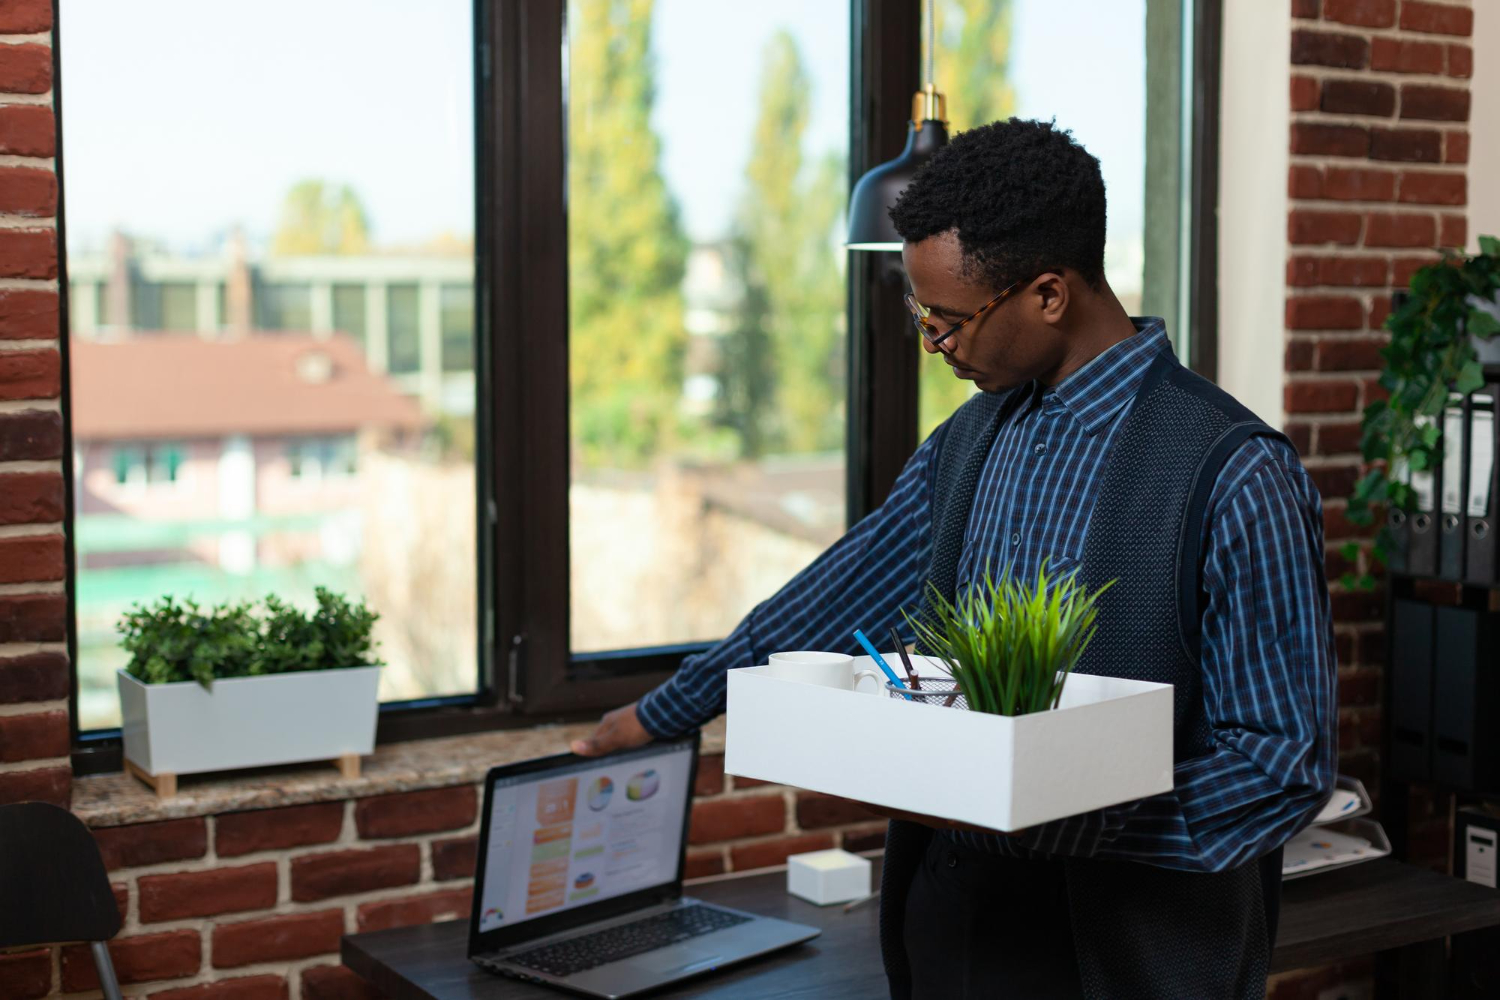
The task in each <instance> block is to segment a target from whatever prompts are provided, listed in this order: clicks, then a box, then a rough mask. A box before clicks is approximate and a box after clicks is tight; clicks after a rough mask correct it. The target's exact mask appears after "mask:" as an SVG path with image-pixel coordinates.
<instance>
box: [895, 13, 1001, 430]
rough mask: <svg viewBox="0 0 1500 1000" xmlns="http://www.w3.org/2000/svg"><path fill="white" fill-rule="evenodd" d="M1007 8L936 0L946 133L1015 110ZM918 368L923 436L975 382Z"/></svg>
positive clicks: (935, 368) (933, 362)
mask: <svg viewBox="0 0 1500 1000" xmlns="http://www.w3.org/2000/svg"><path fill="white" fill-rule="evenodd" d="M1011 13H1012V11H1011V4H1010V0H937V6H936V7H935V8H934V10H933V16H934V20H935V21H936V31H937V58H936V59H935V60H934V62H935V66H934V69H935V72H936V74H937V81H936V82H937V88H938V90H939V91H940V92H941V93H943V94H944V95H946V97H947V99H948V131H949V134H950V135H951V134H957V133H959V132H962V131H965V130H966V129H971V128H973V127H974V126H976V125H985V124H988V123H989V122H992V121H996V120H997V119H1001V118H1009V117H1010V116H1011V115H1013V114H1015V109H1016V93H1015V88H1013V87H1012V86H1011V85H1010V37H1011ZM995 290H996V291H999V289H998V288H997V289H995ZM958 335H959V336H963V333H962V332H960V333H959V334H958ZM917 349H918V350H920V349H921V348H920V346H919V347H918V348H917ZM920 371H921V374H920V375H919V376H918V377H919V379H920V398H919V402H918V407H919V409H918V411H917V412H918V413H919V414H920V415H921V427H920V428H918V430H919V434H920V436H921V437H923V438H925V437H926V436H927V435H928V434H931V433H932V431H933V430H934V429H935V428H936V427H937V425H938V424H940V423H942V422H943V421H944V420H946V419H948V417H949V415H950V414H952V413H953V411H954V410H956V409H958V407H959V406H960V405H961V404H962V403H963V401H964V400H966V399H968V398H969V396H970V395H972V394H973V393H974V391H975V389H974V383H972V382H966V381H964V380H962V379H957V378H954V377H953V373H952V372H951V371H949V369H948V366H947V365H945V364H942V363H941V361H940V360H939V359H937V358H930V357H926V356H924V357H923V363H922V367H921V370H920Z"/></svg>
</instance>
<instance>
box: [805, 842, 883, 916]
mask: <svg viewBox="0 0 1500 1000" xmlns="http://www.w3.org/2000/svg"><path fill="white" fill-rule="evenodd" d="M786 891H787V892H789V893H791V894H792V895H793V896H797V897H799V898H801V899H805V900H807V901H808V902H809V903H816V904H817V905H818V906H831V905H833V904H834V903H848V902H850V901H851V900H855V899H863V898H865V897H866V896H868V895H869V894H870V859H869V858H862V857H860V856H859V855H858V854H850V853H849V852H848V851H841V850H838V849H837V848H835V849H833V850H831V851H809V852H807V853H806V854H793V855H791V856H790V857H788V858H787V859H786Z"/></svg>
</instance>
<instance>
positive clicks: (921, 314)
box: [905, 281, 1027, 347]
mask: <svg viewBox="0 0 1500 1000" xmlns="http://www.w3.org/2000/svg"><path fill="white" fill-rule="evenodd" d="M1024 284H1027V282H1026V281H1016V282H1012V283H1011V284H1009V285H1007V286H1006V287H1005V288H1004V289H1002V290H1001V291H1000V294H998V295H996V296H995V297H994V298H992V299H990V300H989V301H988V302H986V303H985V304H984V305H982V306H980V307H979V308H978V309H975V310H974V311H973V312H971V313H969V315H967V316H965V317H964V318H963V319H961V320H959V321H958V322H957V323H954V324H953V325H952V326H950V327H948V329H946V330H944V331H943V332H942V333H938V332H937V327H935V326H933V325H932V323H930V322H928V319H927V317H928V316H931V315H932V310H931V309H928V308H927V307H926V306H924V305H923V304H922V303H920V302H918V301H917V297H916V295H915V294H914V293H912V292H907V293H906V296H905V301H906V308H907V311H908V312H910V313H911V322H912V325H913V326H915V327H916V328H917V332H918V333H920V334H921V335H922V336H923V337H924V338H926V340H927V342H928V343H929V344H931V345H932V346H933V347H941V346H943V341H945V340H947V339H948V338H949V337H951V336H953V335H954V334H955V333H957V332H958V331H959V330H962V329H963V328H964V327H966V326H968V325H969V324H970V323H972V322H974V321H975V320H976V319H978V318H979V317H980V316H982V315H984V314H985V313H987V312H989V311H990V310H991V309H993V308H994V307H995V306H998V305H999V304H1000V303H1002V302H1004V301H1005V300H1006V299H1008V298H1010V296H1011V295H1012V294H1014V293H1015V291H1016V289H1018V288H1020V287H1021V286H1022V285H1024Z"/></svg>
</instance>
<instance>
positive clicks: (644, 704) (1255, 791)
mask: <svg viewBox="0 0 1500 1000" xmlns="http://www.w3.org/2000/svg"><path fill="white" fill-rule="evenodd" d="M1136 326H1137V329H1138V331H1139V332H1138V333H1137V335H1136V336H1134V337H1130V338H1129V339H1127V340H1125V341H1122V342H1121V343H1119V344H1116V345H1114V346H1113V347H1111V348H1110V349H1108V350H1107V351H1105V352H1104V353H1102V354H1100V355H1099V356H1098V357H1097V358H1095V359H1094V360H1093V361H1091V362H1090V363H1089V364H1087V365H1085V366H1084V367H1083V368H1082V369H1080V370H1079V371H1077V372H1075V373H1074V374H1072V375H1070V376H1069V377H1068V378H1067V379H1065V380H1064V381H1062V382H1061V383H1059V384H1058V385H1057V386H1056V387H1053V388H1050V389H1045V390H1042V391H1039V389H1040V387H1038V386H1036V385H1027V386H1022V387H1020V388H1018V389H1015V390H1012V391H1015V392H1025V393H1028V394H1030V395H1031V397H1032V399H1031V400H1030V401H1029V402H1028V403H1026V404H1025V405H1022V406H1020V407H1018V408H1017V409H1016V411H1015V413H1014V414H1013V415H1012V416H1011V418H1010V419H1008V420H1007V422H1006V423H1005V425H1004V426H1002V427H1001V428H1000V430H999V433H998V435H997V437H996V440H995V444H994V447H993V449H992V450H991V452H990V455H989V458H988V460H987V462H986V465H985V468H984V471H983V473H982V475H981V477H980V481H979V486H978V489H977V491H976V493H975V498H974V506H973V510H972V512H971V514H970V517H969V525H968V530H967V533H966V535H965V539H964V551H963V555H962V557H961V558H960V561H959V573H958V580H959V584H960V587H962V586H963V585H964V584H965V583H972V582H974V581H975V579H976V578H977V576H978V575H979V574H980V573H982V570H983V567H984V566H985V565H987V564H988V565H991V566H1004V565H1006V564H1011V565H1013V567H1014V570H1015V571H1016V572H1018V573H1020V574H1021V575H1023V576H1028V575H1031V576H1034V575H1035V573H1036V571H1037V569H1038V568H1039V567H1040V565H1041V563H1042V560H1043V559H1049V560H1050V565H1052V566H1055V567H1058V568H1060V569H1064V570H1066V569H1068V568H1070V567H1071V566H1074V565H1077V563H1078V561H1079V559H1080V558H1081V556H1082V553H1083V542H1084V534H1085V532H1086V531H1087V529H1088V523H1089V518H1090V516H1091V514H1092V512H1093V503H1094V498H1095V496H1096V494H1097V490H1098V486H1099V483H1100V478H1101V476H1102V474H1103V471H1104V467H1105V464H1106V460H1107V459H1108V457H1109V454H1110V451H1111V446H1112V443H1113V441H1114V437H1115V434H1116V433H1117V432H1118V431H1119V429H1120V426H1121V425H1122V423H1123V417H1124V415H1125V413H1126V411H1127V409H1128V405H1127V404H1128V403H1129V402H1130V401H1131V400H1132V399H1133V398H1134V396H1135V391H1136V388H1137V386H1138V385H1139V384H1140V381H1141V378H1142V376H1143V375H1144V374H1145V372H1146V369H1147V367H1149V366H1150V364H1151V362H1152V360H1153V359H1154V358H1155V357H1156V355H1157V353H1158V352H1159V351H1165V350H1170V349H1171V347H1170V344H1169V342H1168V340H1167V336H1166V330H1165V326H1164V324H1163V323H1162V321H1161V320H1159V319H1150V320H1137V321H1136ZM935 455H936V449H935V447H934V443H933V438H928V440H927V441H926V442H924V443H923V444H922V445H921V446H920V447H918V449H917V451H916V453H915V454H913V455H912V457H911V459H910V461H908V462H907V464H906V468H905V469H904V470H903V471H902V473H901V476H900V478H898V479H897V481H896V485H895V487H894V488H893V489H892V491H891V494H890V496H889V498H888V499H887V500H886V502H885V503H884V504H883V505H882V506H881V507H880V509H879V510H877V511H875V512H874V513H872V514H870V515H869V516H868V517H866V518H865V519H864V520H862V521H860V522H859V523H858V524H857V525H855V526H854V527H853V528H851V529H850V530H849V532H848V533H847V534H845V535H844V537H843V538H841V539H840V540H839V541H838V542H836V543H834V545H833V546H832V547H830V548H829V549H828V550H827V551H826V552H824V553H823V554H822V555H821V556H819V557H818V558H817V559H816V560H815V561H814V562H813V563H812V565H810V566H809V567H807V569H805V570H803V571H802V572H801V573H799V574H798V575H797V576H796V577H795V578H794V579H793V580H792V581H791V582H790V583H788V584H787V585H786V586H785V587H783V588H782V589H781V590H780V591H779V592H778V593H777V594H776V595H775V596H774V597H772V598H771V599H770V600H768V601H765V602H764V603H762V604H760V605H759V606H757V607H756V608H755V609H754V610H753V611H751V612H750V614H749V615H748V616H747V617H746V618H745V620H744V621H742V622H741V623H740V624H739V625H738V626H737V627H736V628H735V630H734V631H733V632H732V633H731V634H730V635H729V637H728V638H726V639H725V640H723V641H722V642H720V643H718V644H717V645H716V646H714V647H713V648H712V649H710V650H708V651H706V652H704V653H702V654H700V655H697V656H692V657H689V658H688V659H686V660H685V661H684V662H683V665H682V667H681V669H680V670H678V672H677V673H676V674H675V675H674V676H673V677H672V678H671V679H670V680H668V681H667V682H666V683H664V684H663V685H661V686H660V687H658V688H657V689H656V690H654V691H652V692H650V693H649V694H647V695H646V696H645V697H644V698H642V699H641V701H640V703H639V707H638V711H639V715H640V719H641V723H642V725H644V726H645V727H646V729H647V730H648V731H649V732H651V733H653V734H655V735H657V736H671V735H676V734H678V733H681V732H685V731H687V730H690V729H694V728H697V727H698V726H700V725H702V724H703V723H705V722H707V721H708V720H710V719H712V718H714V717H715V716H717V715H718V714H720V713H721V712H723V711H724V700H725V671H727V670H729V669H731V668H733V667H745V666H751V665H754V664H759V663H765V662H766V657H767V656H768V655H769V654H770V653H773V652H776V651H777V650H782V649H825V650H837V651H841V652H847V653H851V654H857V653H859V652H860V650H859V649H858V648H857V645H856V643H855V642H854V640H853V639H852V638H851V636H850V633H851V631H852V630H853V629H854V628H856V627H859V628H863V629H864V630H865V632H866V633H868V634H869V635H871V636H877V637H878V636H881V635H885V634H886V633H887V630H888V628H889V627H890V626H892V625H897V626H898V627H901V628H902V630H903V634H904V633H905V632H906V631H907V630H906V629H905V628H904V626H903V625H902V619H901V610H902V609H903V608H905V609H908V610H912V609H915V608H916V606H917V603H918V598H919V595H920V590H921V587H922V585H923V582H924V574H925V572H926V569H927V561H928V556H929V553H930V549H931V531H932V511H931V500H932V498H931V484H930V474H929V472H930V468H929V467H930V465H931V463H932V462H933V460H934V458H935ZM1204 531H1205V544H1204V557H1203V558H1204V565H1203V585H1204V588H1205V590H1206V591H1207V593H1208V597H1209V600H1208V604H1207V610H1206V611H1205V612H1204V616H1203V631H1202V636H1203V643H1202V646H1203V655H1202V669H1203V697H1204V701H1205V706H1204V707H1205V709H1206V710H1207V713H1208V718H1209V721H1210V723H1211V725H1212V727H1213V737H1214V748H1213V751H1212V752H1211V753H1209V754H1208V755H1207V756H1203V757H1197V758H1193V759H1191V760H1185V761H1183V762H1181V763H1180V764H1178V765H1177V767H1176V773H1175V786H1176V787H1175V788H1174V789H1173V790H1172V791H1171V792H1170V793H1167V794H1164V795H1158V796H1154V797H1152V798H1149V799H1142V800H1140V801H1137V802H1132V803H1127V804H1125V805H1122V806H1118V807H1112V808H1108V809H1103V810H1098V811H1096V812H1093V813H1088V814H1085V815H1083V816H1076V817H1071V818H1069V819H1065V820H1060V821H1057V822H1055V823H1047V824H1044V825H1042V826H1039V827H1034V828H1032V829H1030V830H1028V831H1026V832H1025V833H1024V834H1023V835H1022V836H1020V837H1016V838H1008V839H1003V840H998V841H997V839H996V838H977V837H972V836H969V835H961V837H962V839H964V840H969V841H973V842H974V843H975V845H976V846H978V845H980V844H987V845H988V846H989V847H990V848H991V849H994V848H995V847H996V846H997V843H998V844H999V845H1003V846H1002V847H1001V849H1004V850H1007V851H1010V852H1012V853H1023V854H1024V853H1029V852H1032V851H1035V852H1041V853H1044V854H1063V855H1073V856H1096V857H1111V858H1128V859H1135V860H1139V861H1145V862H1149V863H1151V864H1156V865H1161V866H1164V867H1170V868H1181V869H1187V870H1197V871H1219V870H1223V869H1225V868H1230V867H1233V866H1235V865H1238V864H1241V863H1243V862H1245V861H1249V860H1251V859H1253V858H1256V857H1259V856H1260V855H1262V854H1264V853H1265V852H1267V851H1269V850H1272V849H1274V848H1275V847H1277V846H1279V845H1280V844H1282V843H1283V842H1285V841H1286V839H1287V838H1288V837H1290V836H1291V835H1292V834H1293V833H1295V832H1296V831H1297V830H1299V829H1301V828H1302V827H1303V826H1305V825H1306V823H1307V821H1308V819H1310V818H1311V816H1312V814H1313V813H1314V812H1316V810H1317V809H1318V808H1319V807H1320V806H1321V804H1322V803H1323V802H1324V801H1325V800H1326V799H1327V798H1328V796H1329V794H1330V793H1331V792H1332V788H1333V778H1334V771H1335V765H1336V759H1337V747H1338V739H1337V737H1338V729H1337V711H1336V708H1337V699H1336V689H1335V684H1336V668H1337V664H1336V661H1335V654H1334V644H1333V631H1332V620H1331V615H1330V612H1329V600H1328V587H1327V584H1326V583H1325V581H1324V577H1323V513H1322V504H1321V502H1320V500H1319V497H1318V492H1317V490H1316V489H1315V488H1314V486H1313V484H1312V481H1311V479H1310V478H1309V477H1308V475H1307V472H1306V471H1305V470H1304V469H1303V468H1302V464H1301V462H1300V461H1299V460H1298V458H1297V455H1296V452H1295V451H1293V450H1292V449H1291V448H1290V447H1288V446H1287V445H1286V444H1284V443H1282V442H1280V441H1276V440H1272V439H1265V438H1252V439H1251V440H1249V441H1247V442H1246V443H1245V444H1244V445H1243V446H1242V447H1241V448H1240V449H1239V450H1238V451H1236V452H1235V453H1234V454H1233V455H1232V456H1231V457H1230V459H1229V461H1228V462H1227V463H1226V465H1225V466H1224V468H1223V470H1222V472H1221V473H1220V475H1219V478H1218V480H1217V482H1216V483H1215V484H1214V489H1213V493H1212V495H1211V497H1210V501H1209V509H1208V517H1207V519H1206V522H1205V527H1204ZM877 642H878V639H877Z"/></svg>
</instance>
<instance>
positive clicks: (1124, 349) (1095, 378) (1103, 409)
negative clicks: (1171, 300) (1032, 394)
mask: <svg viewBox="0 0 1500 1000" xmlns="http://www.w3.org/2000/svg"><path fill="white" fill-rule="evenodd" d="M1130 322H1131V323H1132V324H1133V325H1134V326H1135V331H1136V332H1135V336H1133V337H1127V338H1125V339H1124V340H1122V341H1120V342H1119V343H1118V344H1114V345H1112V346H1111V347H1110V348H1109V349H1108V350H1106V351H1104V352H1103V353H1101V354H1099V355H1098V356H1097V357H1095V358H1094V359H1093V360H1091V361H1089V362H1088V364H1086V365H1084V366H1083V367H1082V368H1080V369H1078V370H1077V371H1076V372H1074V373H1073V374H1071V375H1069V376H1068V377H1067V378H1065V379H1063V380H1062V381H1061V382H1059V383H1058V384H1057V385H1056V386H1055V387H1054V388H1052V389H1048V390H1046V391H1045V392H1044V393H1043V399H1044V400H1045V398H1046V397H1048V396H1053V395H1055V396H1056V398H1057V399H1058V400H1059V401H1060V402H1061V403H1062V404H1063V406H1065V407H1067V409H1068V412H1070V413H1072V414H1073V417H1074V419H1076V420H1077V421H1078V422H1079V423H1080V424H1082V425H1083V429H1084V431H1085V432H1086V433H1088V434H1090V435H1092V434H1095V433H1097V432H1098V431H1099V430H1100V428H1102V427H1104V426H1105V425H1106V424H1108V423H1109V421H1110V419H1111V418H1112V417H1114V415H1115V414H1116V413H1117V412H1119V410H1120V408H1121V407H1123V406H1124V405H1125V404H1126V403H1127V402H1129V401H1130V400H1131V399H1132V398H1134V396H1135V390H1136V388H1137V387H1138V386H1139V385H1140V384H1141V378H1142V377H1143V376H1144V375H1145V374H1146V369H1147V368H1149V367H1150V366H1151V362H1153V361H1155V360H1156V356H1157V355H1158V354H1160V353H1161V352H1162V351H1170V350H1171V349H1172V345H1171V342H1170V341H1168V340H1167V324H1166V321H1165V320H1162V319H1160V318H1159V317H1156V316H1132V317H1131V318H1130Z"/></svg>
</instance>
